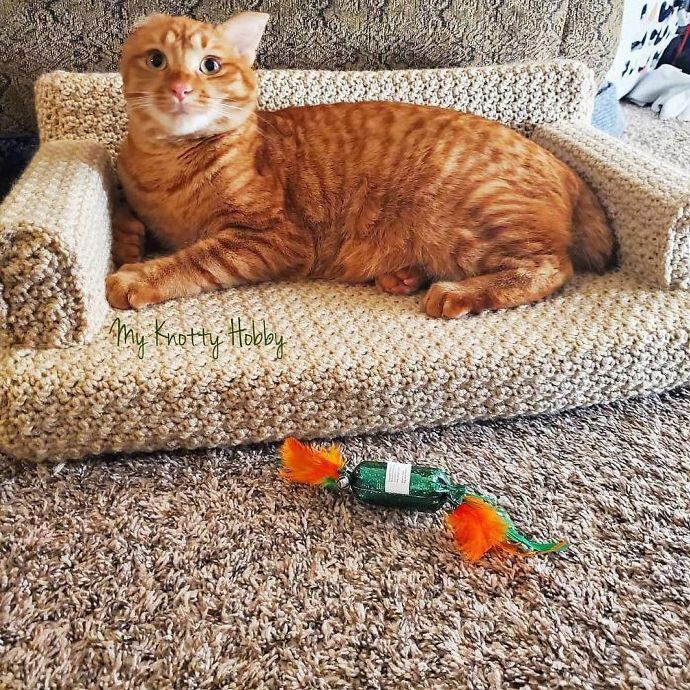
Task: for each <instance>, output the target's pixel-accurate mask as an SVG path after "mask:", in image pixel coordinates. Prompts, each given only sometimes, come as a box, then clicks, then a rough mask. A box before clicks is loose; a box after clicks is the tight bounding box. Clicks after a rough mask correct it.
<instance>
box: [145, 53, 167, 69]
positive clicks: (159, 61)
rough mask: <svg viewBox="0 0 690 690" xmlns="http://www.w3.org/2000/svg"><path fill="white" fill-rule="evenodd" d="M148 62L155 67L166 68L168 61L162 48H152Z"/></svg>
mask: <svg viewBox="0 0 690 690" xmlns="http://www.w3.org/2000/svg"><path fill="white" fill-rule="evenodd" d="M146 64H147V65H148V66H149V67H152V68H153V69H165V67H166V65H167V64H168V61H167V60H166V59H165V55H163V53H161V51H160V50H152V51H151V52H150V53H149V56H148V57H147V58H146Z"/></svg>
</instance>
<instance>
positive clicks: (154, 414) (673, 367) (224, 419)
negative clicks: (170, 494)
mask: <svg viewBox="0 0 690 690" xmlns="http://www.w3.org/2000/svg"><path fill="white" fill-rule="evenodd" d="M419 301H420V299H419V296H411V297H393V296H391V295H384V294H381V293H379V292H377V291H376V289H375V288H373V287H352V286H346V285H339V284H333V283H326V282H306V283H281V284H273V285H271V284H267V285H259V286H254V287H244V288H238V289H232V290H227V291H225V292H221V293H216V294H207V295H203V296H201V297H198V298H191V299H185V300H178V301H175V302H169V303H165V304H161V305H157V306H156V307H151V308H147V309H145V310H143V311H141V312H121V311H111V312H110V313H109V314H108V316H107V319H106V323H105V324H104V325H103V327H102V328H101V329H100V331H99V332H98V334H97V336H96V338H95V340H94V341H93V342H91V343H90V344H88V345H76V346H73V347H70V348H66V349H62V350H59V349H50V350H27V349H12V350H6V351H4V353H1V351H0V353H1V354H4V361H3V360H0V449H1V450H3V451H4V452H6V453H8V454H10V455H14V456H15V457H18V458H27V459H31V460H44V459H66V458H78V457H82V456H85V455H88V454H91V453H104V452H113V451H145V450H154V449H172V448H178V447H184V448H195V447H200V446H219V445H229V444H236V443H248V442H255V441H274V440H278V439H282V438H284V437H285V436H287V435H296V436H300V437H307V438H309V437H328V436H334V435H347V434H358V433H365V432H374V431H380V430H397V429H411V428H414V427H418V426H433V425H440V424H448V423H451V422H456V421H466V420H474V419H483V418H489V417H497V416H508V415H515V414H535V413H538V412H549V411H555V410H560V409H564V408H568V407H575V406H579V405H591V404H594V403H600V402H605V401H610V400H615V399H617V398H622V397H626V396H630V395H637V394H640V393H645V392H651V391H660V390H663V389H666V388H671V387H674V386H677V385H680V384H682V383H686V382H688V381H690V356H688V355H689V354H690V351H689V345H688V338H689V330H690V294H689V293H687V292H685V291H664V290H659V289H653V288H648V287H645V286H643V285H641V284H640V283H638V282H637V281H636V280H635V279H634V278H632V277H628V276H626V275H625V274H623V273H620V272H618V273H612V274H609V275H606V276H603V277H593V276H579V277H578V278H576V279H575V280H574V281H573V282H572V283H571V284H570V285H568V286H567V287H566V288H565V289H564V290H563V291H561V292H560V293H559V294H557V295H554V296H553V297H551V298H550V299H547V300H545V301H543V302H540V303H538V304H535V305H533V306H525V307H519V308H517V309H509V310H505V311H500V312H487V313H484V314H481V315H479V316H472V317H469V318H465V319H460V320H456V321H442V320H436V319H430V318H429V317H428V316H426V315H425V314H423V313H422V312H421V310H420V307H419ZM241 329H242V332H240V330H241ZM192 334H194V335H192ZM271 335H272V336H273V337H271ZM267 336H268V337H267Z"/></svg>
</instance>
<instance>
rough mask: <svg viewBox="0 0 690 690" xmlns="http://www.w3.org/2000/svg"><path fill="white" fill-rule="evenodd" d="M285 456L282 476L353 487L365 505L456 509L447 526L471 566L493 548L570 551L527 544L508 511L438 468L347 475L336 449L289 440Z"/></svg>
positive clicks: (369, 467)
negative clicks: (314, 446) (471, 563)
mask: <svg viewBox="0 0 690 690" xmlns="http://www.w3.org/2000/svg"><path fill="white" fill-rule="evenodd" d="M280 455H281V458H282V463H283V469H282V471H281V475H282V476H283V478H285V479H287V480H288V481H291V482H296V483H298V484H316V485H320V486H323V487H326V488H329V489H341V490H344V489H348V488H349V489H350V490H351V491H352V493H353V494H354V496H355V498H356V499H357V500H359V501H362V502H363V503H369V504H371V505H378V506H388V507H390V508H402V509H406V510H419V511H423V512H428V513H433V512H436V511H437V510H440V509H441V508H444V507H446V506H448V507H451V508H452V509H453V511H452V512H451V513H449V515H448V517H447V518H446V521H447V523H448V525H449V527H450V529H451V531H452V532H453V537H454V539H455V543H456V545H457V547H458V549H459V550H460V551H461V553H462V554H463V555H464V556H465V558H466V559H467V560H468V561H473V562H474V561H477V560H479V559H480V558H481V557H482V556H483V555H484V554H485V553H486V552H487V551H490V550H491V549H497V550H501V551H507V552H510V553H522V554H534V553H553V552H558V551H562V550H563V549H565V548H567V544H566V542H563V541H558V542H551V541H548V542H538V541H532V540H531V539H528V538H527V537H525V536H524V535H523V534H521V533H520V532H519V531H518V530H517V528H516V527H515V525H514V524H513V522H512V520H511V519H510V517H509V516H508V514H507V513H506V512H505V511H504V510H503V508H501V507H500V506H497V505H496V504H495V503H493V502H492V501H490V500H489V499H488V498H486V497H485V496H482V495H480V494H477V493H473V492H471V491H470V490H469V489H468V488H467V487H465V486H462V485H460V484H455V483H454V482H453V481H452V479H451V478H450V477H449V476H448V475H447V474H446V473H445V472H444V471H443V470H441V469H439V468H437V467H426V466H422V465H408V464H405V463H399V462H371V461H365V462H360V463H359V465H357V466H356V467H355V468H354V469H352V470H348V469H346V468H345V461H344V460H343V458H342V456H341V454H340V450H339V449H338V448H337V447H336V446H331V447H330V448H327V449H325V450H319V449H317V448H313V447H311V446H308V445H306V444H304V443H301V442H300V441H298V440H297V439H295V438H288V439H286V440H285V442H284V443H283V445H282V446H281V449H280Z"/></svg>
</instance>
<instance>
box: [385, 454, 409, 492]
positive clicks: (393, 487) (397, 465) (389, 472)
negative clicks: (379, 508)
mask: <svg viewBox="0 0 690 690" xmlns="http://www.w3.org/2000/svg"><path fill="white" fill-rule="evenodd" d="M411 472H412V465H408V464H407V463H405V462H389V463H386V487H385V488H386V493H389V494H406V495H409V493H410V473H411Z"/></svg>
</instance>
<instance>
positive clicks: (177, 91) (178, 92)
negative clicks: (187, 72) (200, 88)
mask: <svg viewBox="0 0 690 690" xmlns="http://www.w3.org/2000/svg"><path fill="white" fill-rule="evenodd" d="M170 90H171V91H172V93H173V96H174V97H175V98H177V100H178V101H179V102H180V103H182V101H184V99H185V98H186V97H187V95H188V94H190V93H191V92H192V87H191V86H190V85H189V84H186V83H184V82H176V83H174V84H173V85H172V86H171V87H170Z"/></svg>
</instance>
